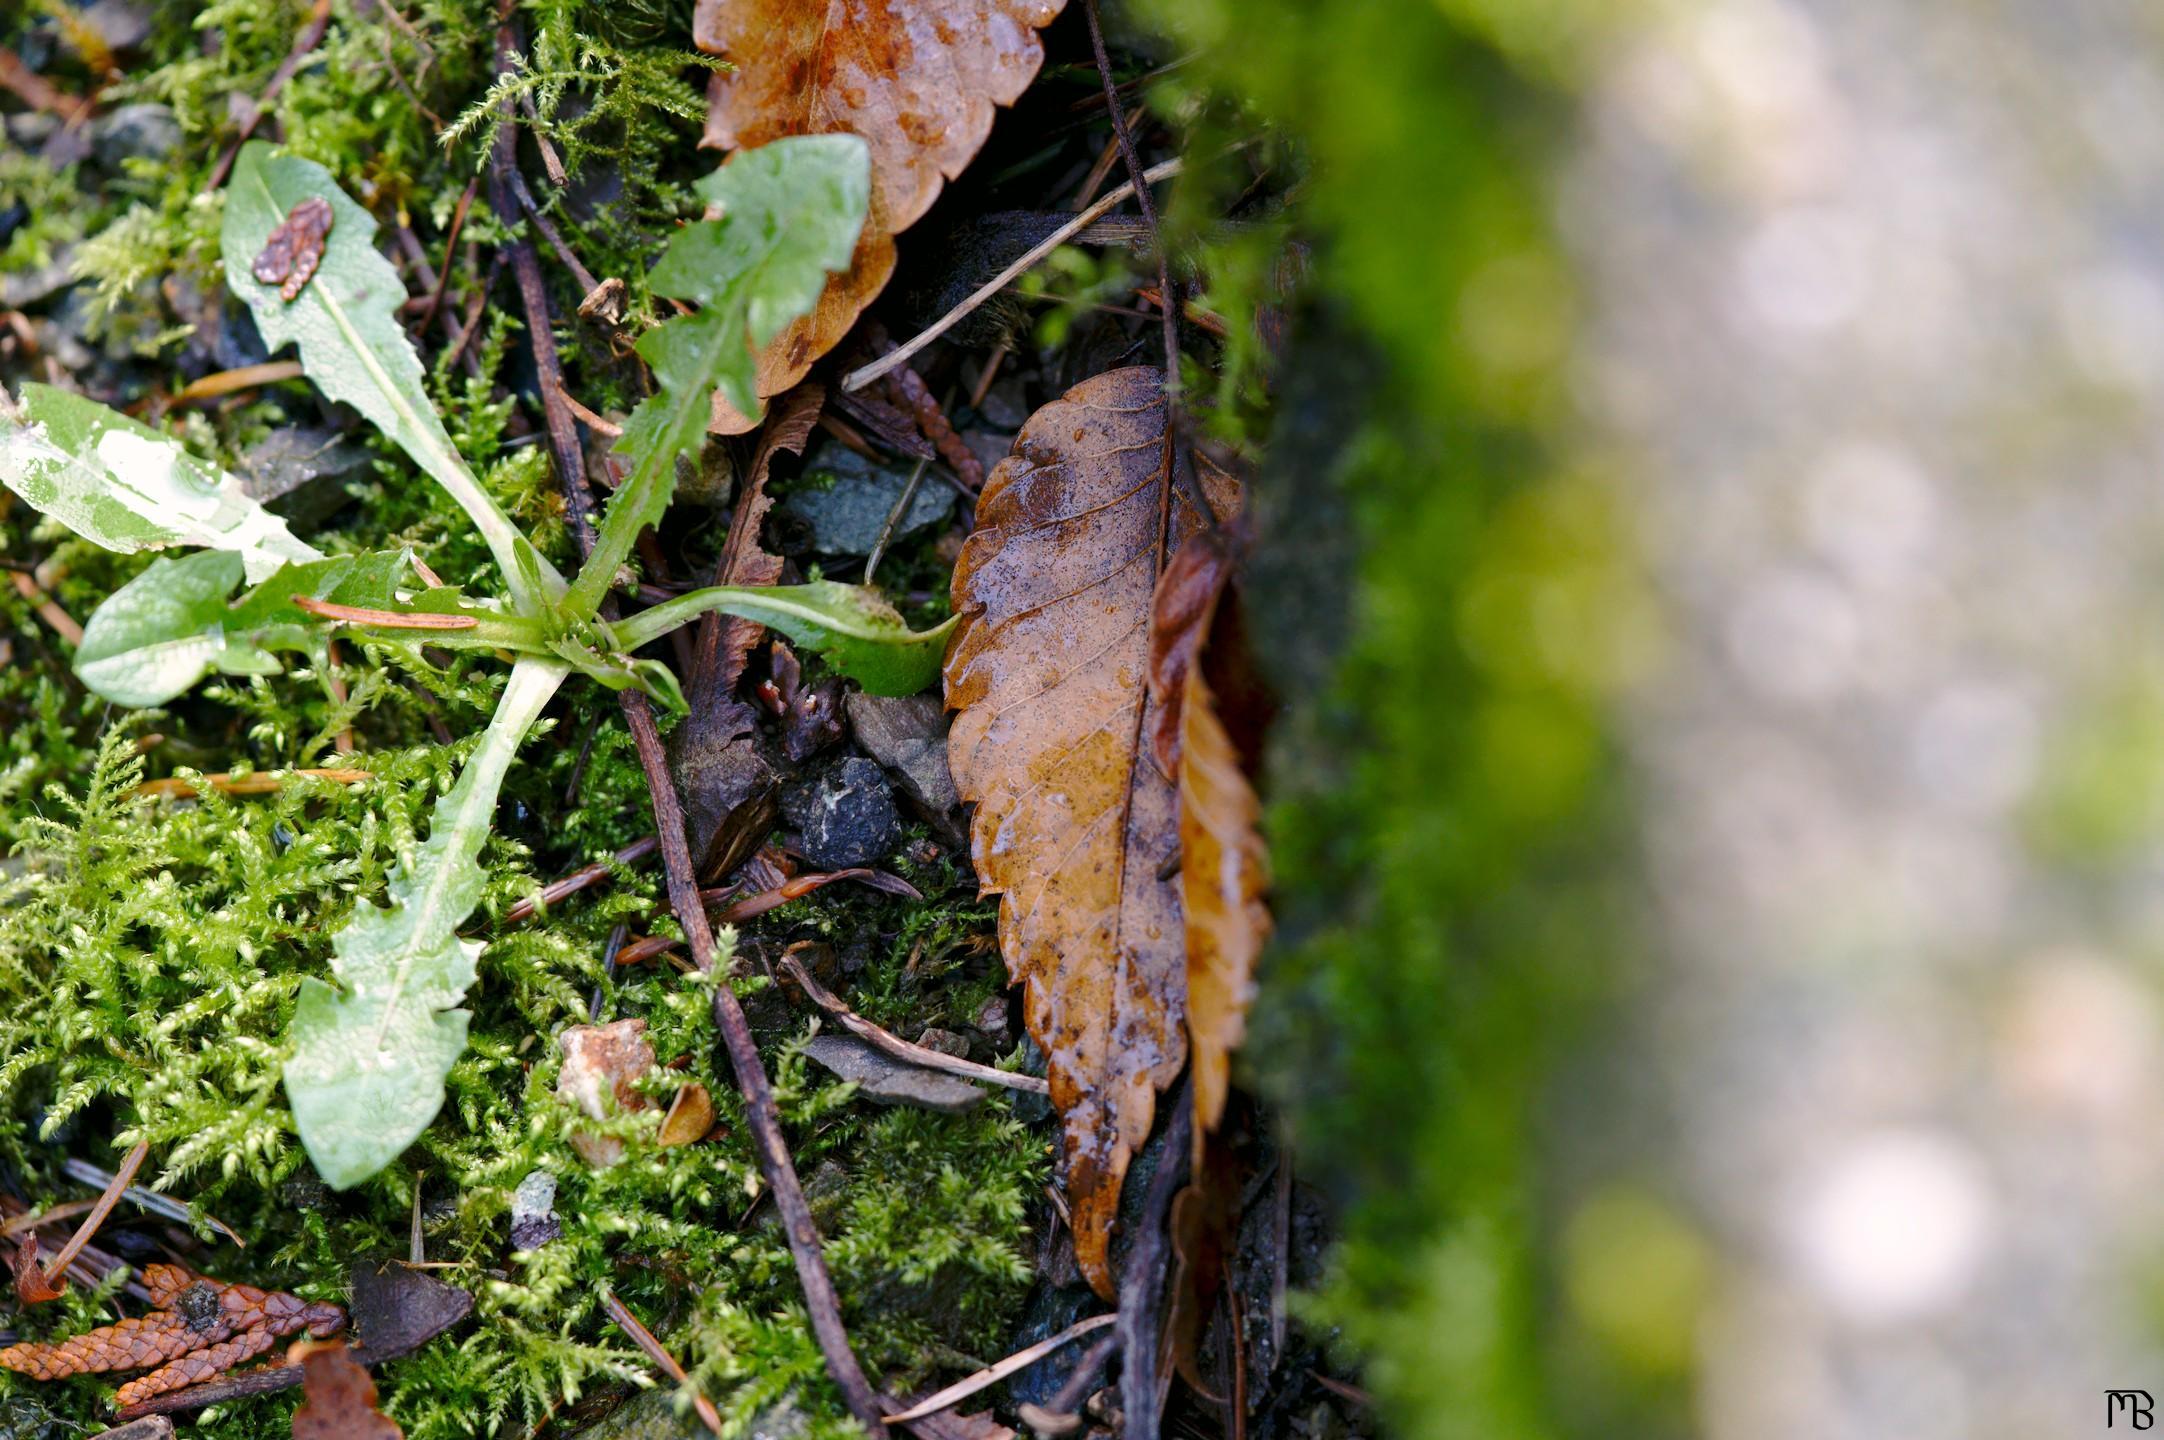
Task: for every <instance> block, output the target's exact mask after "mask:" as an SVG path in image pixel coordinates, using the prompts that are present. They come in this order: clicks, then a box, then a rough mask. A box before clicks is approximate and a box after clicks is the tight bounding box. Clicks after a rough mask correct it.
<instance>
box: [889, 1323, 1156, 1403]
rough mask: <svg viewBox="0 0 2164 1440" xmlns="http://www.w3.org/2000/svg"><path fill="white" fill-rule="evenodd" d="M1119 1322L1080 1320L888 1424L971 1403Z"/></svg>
mask: <svg viewBox="0 0 2164 1440" xmlns="http://www.w3.org/2000/svg"><path fill="white" fill-rule="evenodd" d="M1118 1319H1119V1316H1117V1315H1092V1316H1091V1317H1090V1318H1089V1319H1087V1320H1078V1321H1076V1322H1075V1323H1074V1324H1072V1325H1069V1326H1068V1327H1067V1328H1066V1329H1064V1330H1062V1331H1060V1332H1059V1334H1057V1335H1054V1336H1053V1337H1051V1338H1050V1339H1049V1340H1039V1341H1038V1342H1037V1343H1036V1344H1034V1345H1032V1346H1030V1347H1029V1348H1028V1349H1027V1350H1017V1351H1015V1352H1014V1353H1013V1354H1012V1355H1009V1356H1008V1357H1007V1358H1006V1359H1004V1360H1002V1361H1000V1362H999V1363H998V1364H996V1365H987V1366H985V1368H984V1369H982V1370H979V1371H978V1372H977V1373H976V1374H974V1375H972V1376H970V1377H969V1378H968V1379H966V1380H957V1381H955V1382H954V1383H953V1384H952V1385H949V1386H948V1387H947V1388H946V1389H944V1390H941V1391H940V1392H938V1393H937V1394H935V1395H927V1396H926V1397H925V1398H924V1399H922V1400H919V1401H918V1402H917V1403H916V1404H914V1405H912V1406H910V1407H909V1408H908V1409H907V1410H904V1411H902V1412H901V1413H900V1414H898V1415H889V1416H888V1417H887V1423H888V1424H889V1425H898V1424H900V1423H901V1422H902V1421H905V1420H921V1419H923V1418H924V1417H925V1416H927V1415H931V1414H934V1413H936V1412H937V1411H941V1410H944V1409H946V1408H947V1407H948V1406H950V1405H954V1404H957V1403H959V1402H960V1401H963V1400H967V1399H968V1398H969V1397H970V1396H972V1395H974V1394H976V1393H977V1392H978V1391H979V1390H983V1389H987V1388H988V1387H990V1386H993V1385H997V1384H998V1383H999V1382H1000V1381H1002V1380H1004V1379H1006V1378H1007V1377H1008V1376H1009V1375H1012V1374H1013V1373H1014V1372H1015V1371H1017V1370H1026V1369H1028V1368H1029V1367H1030V1366H1032V1365H1034V1364H1036V1363H1037V1362H1038V1361H1039V1360H1042V1359H1043V1358H1044V1357H1045V1356H1047V1355H1049V1354H1051V1353H1052V1352H1053V1351H1054V1350H1057V1349H1059V1348H1060V1346H1062V1345H1065V1344H1067V1343H1069V1342H1070V1341H1074V1340H1079V1339H1081V1338H1082V1337H1083V1336H1084V1335H1088V1334H1091V1333H1092V1332H1094V1331H1098V1330H1102V1329H1104V1328H1105V1326H1107V1325H1110V1324H1112V1323H1114V1322H1115V1321H1117V1320H1118Z"/></svg>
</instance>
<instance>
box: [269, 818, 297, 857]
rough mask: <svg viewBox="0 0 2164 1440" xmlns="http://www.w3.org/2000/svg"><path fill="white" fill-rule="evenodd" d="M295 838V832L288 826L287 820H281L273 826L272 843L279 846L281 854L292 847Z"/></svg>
mask: <svg viewBox="0 0 2164 1440" xmlns="http://www.w3.org/2000/svg"><path fill="white" fill-rule="evenodd" d="M293 840H294V835H293V832H292V831H291V830H289V829H287V828H286V822H285V821H283V820H280V821H279V822H278V823H277V824H275V825H273V826H271V844H273V845H275V846H277V847H278V853H279V854H281V855H282V854H284V853H285V852H286V851H288V850H290V849H292V848H293Z"/></svg>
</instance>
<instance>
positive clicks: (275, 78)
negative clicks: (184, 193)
mask: <svg viewBox="0 0 2164 1440" xmlns="http://www.w3.org/2000/svg"><path fill="white" fill-rule="evenodd" d="M330 28H331V0H316V8H315V10H314V12H313V13H311V14H310V15H309V17H308V24H307V25H306V26H305V27H303V28H302V30H301V33H300V34H299V35H297V36H295V37H294V39H293V48H292V49H291V50H288V51H287V52H286V58H285V59H284V60H283V61H282V62H281V63H280V64H279V66H278V68H277V70H276V71H274V72H272V74H271V78H270V83H269V84H268V85H265V86H264V87H263V93H262V95H260V96H259V97H257V99H256V101H255V103H254V104H253V105H252V106H251V107H250V108H249V111H248V118H247V119H245V120H243V121H242V122H241V125H240V134H238V135H236V136H234V137H233V144H232V146H231V148H229V149H228V150H227V151H226V152H225V154H224V155H222V156H220V157H219V159H218V168H217V169H215V170H213V171H211V172H210V183H209V184H208V185H206V186H204V187H203V188H204V189H206V190H215V189H217V188H218V187H219V186H220V185H223V184H224V183H225V177H226V176H228V175H230V174H232V173H233V162H234V161H235V160H237V159H239V158H240V147H241V146H243V145H245V144H247V143H248V137H249V136H250V135H253V134H255V127H256V122H257V121H259V120H261V119H262V118H263V112H264V111H265V110H266V109H268V108H270V103H271V101H273V100H275V99H277V98H278V92H279V91H280V90H283V89H285V86H286V81H288V80H291V79H292V78H293V77H294V75H295V74H296V73H298V71H299V70H300V68H301V62H302V61H304V60H306V59H307V58H308V53H309V52H310V51H311V50H314V49H315V48H316V46H318V45H320V44H322V43H323V32H324V31H326V30H328V29H330Z"/></svg>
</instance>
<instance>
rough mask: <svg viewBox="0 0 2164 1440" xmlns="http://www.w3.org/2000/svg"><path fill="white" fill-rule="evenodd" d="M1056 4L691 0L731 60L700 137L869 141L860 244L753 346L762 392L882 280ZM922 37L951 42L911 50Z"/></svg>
mask: <svg viewBox="0 0 2164 1440" xmlns="http://www.w3.org/2000/svg"><path fill="white" fill-rule="evenodd" d="M1065 4H1066V0H889V3H882V4H879V5H868V6H858V5H853V4H852V5H843V4H840V3H839V0H765V3H764V4H762V3H761V0H700V3H699V4H698V5H697V6H696V7H695V9H694V12H693V17H692V38H693V41H694V43H696V44H697V45H698V46H699V48H700V49H702V50H705V51H707V52H708V53H709V54H716V55H725V56H727V57H728V58H729V59H730V60H731V61H733V62H734V68H732V69H730V70H727V71H717V72H716V73H715V75H714V77H713V78H712V80H710V81H709V82H708V92H707V94H708V115H707V123H706V133H705V136H704V138H703V139H702V140H701V141H700V143H701V144H702V145H706V146H712V147H716V148H720V149H729V150H735V149H743V148H749V147H753V146H758V145H764V144H766V143H768V142H769V141H771V140H775V139H778V138H780V137H781V136H784V135H814V134H829V133H833V132H836V131H841V132H845V133H849V134H854V135H857V136H859V137H861V138H862V139H863V140H864V141H865V142H866V143H867V144H868V145H870V146H871V149H872V199H871V213H870V214H869V215H868V216H867V217H866V219H865V225H864V233H863V235H862V237H861V238H860V239H859V240H858V242H857V250H856V254H855V255H854V256H852V257H851V260H850V265H849V268H848V269H847V270H846V271H843V272H842V273H840V274H838V275H835V276H832V277H830V278H829V279H828V281H827V288H826V291H825V293H824V294H822V295H821V296H820V299H819V303H818V305H817V307H816V308H815V309H814V310H813V311H812V313H811V314H809V315H806V316H804V317H802V318H801V319H798V320H796V321H794V322H792V323H791V324H789V325H788V326H786V327H784V328H783V330H782V332H781V333H780V334H779V335H777V336H775V337H774V339H773V340H772V341H771V342H769V343H768V345H767V346H766V347H765V349H763V350H762V351H761V352H760V355H759V376H758V381H757V390H758V393H759V394H760V395H761V396H767V395H775V394H779V393H780V392H781V391H783V390H786V389H788V388H789V387H790V386H791V385H794V384H795V383H796V382H797V381H798V380H800V379H802V378H803V376H804V374H805V372H806V371H807V370H809V369H810V367H811V365H812V363H813V362H814V361H816V360H818V359H819V357H820V356H822V355H824V354H826V353H827V351H829V350H831V349H833V348H834V346H835V345H837V344H838V343H840V341H841V339H842V337H843V336H844V335H846V334H848V333H849V329H850V327H851V326H852V325H853V324H855V323H856V317H857V316H858V315H859V314H860V313H862V312H863V310H864V308H865V307H866V306H868V305H870V304H871V303H872V301H873V300H875V299H877V298H878V296H879V293H880V291H882V290H883V289H885V288H886V284H887V281H888V280H889V279H890V278H891V277H892V276H893V273H894V260H895V250H894V237H895V236H896V235H898V234H900V233H901V232H902V231H904V230H907V229H908V228H909V227H910V226H911V225H913V224H915V223H916V222H917V220H918V219H920V218H921V217H922V216H923V214H924V212H925V211H926V210H928V209H929V208H931V204H932V201H933V200H934V199H936V198H937V197H938V195H939V192H940V190H941V188H942V187H943V186H944V184H945V182H946V181H947V180H950V179H952V178H954V177H955V176H957V175H960V174H961V173H962V171H963V169H964V168H965V167H967V165H968V164H969V162H970V160H971V159H972V158H974V157H975V155H976V153H977V151H978V150H979V149H981V148H982V147H983V145H984V141H985V139H986V137H987V136H988V135H989V134H990V132H991V126H992V119H993V115H994V112H995V110H996V109H997V107H998V106H1001V105H1008V104H1012V103H1013V102H1014V101H1015V100H1016V99H1017V98H1018V97H1019V96H1020V95H1021V94H1022V92H1023V91H1024V90H1026V89H1027V88H1028V87H1029V85H1030V82H1031V81H1032V80H1034V79H1035V78H1036V75H1037V71H1038V70H1039V69H1040V68H1041V67H1042V66H1043V64H1044V46H1043V44H1042V42H1040V41H1039V40H1038V38H1037V32H1038V31H1039V30H1041V29H1043V28H1044V27H1045V26H1046V25H1049V24H1050V23H1052V21H1053V20H1054V19H1055V18H1057V17H1058V15H1059V13H1060V11H1061V10H1062V9H1063V8H1064V7H1065ZM942 12H945V13H942ZM875 22H884V25H885V28H884V29H881V28H880V26H879V25H878V24H876V23H875ZM927 40H936V41H937V42H938V44H939V45H941V46H943V47H945V51H946V53H944V54H940V55H930V56H928V55H925V54H922V53H919V47H921V46H923V45H925V43H926V42H927ZM972 42H974V44H972ZM932 77H937V78H936V79H934V78H932ZM875 111H877V112H878V113H874V112H875ZM753 423H754V422H752V421H751V420H749V419H747V418H745V417H744V416H741V415H738V414H737V413H736V411H735V410H734V409H733V408H732V407H730V406H729V405H728V404H727V403H726V402H724V401H722V400H721V398H720V396H719V395H718V394H717V395H716V397H715V406H714V417H713V421H712V427H711V428H712V429H713V431H714V433H716V434H721V435H734V434H741V433H742V432H744V431H746V430H749V429H750V428H751V426H752V424H753Z"/></svg>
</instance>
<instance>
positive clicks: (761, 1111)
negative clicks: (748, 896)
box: [619, 690, 886, 1434]
mask: <svg viewBox="0 0 2164 1440" xmlns="http://www.w3.org/2000/svg"><path fill="white" fill-rule="evenodd" d="M619 701H620V703H621V704H622V706H623V710H624V718H625V719H626V720H627V721H629V722H630V725H631V738H632V741H633V743H634V744H635V745H636V746H637V747H638V752H639V764H640V766H641V768H643V769H644V770H645V771H646V783H647V787H648V789H649V790H651V791H652V793H653V799H654V824H655V828H656V829H658V830H659V831H660V832H661V862H662V868H663V870H664V871H665V872H666V873H667V875H668V877H669V903H670V904H671V905H672V906H673V907H675V910H676V919H677V923H678V924H680V925H682V926H683V927H684V935H685V937H686V938H687V939H688V940H690V942H691V958H692V960H693V962H694V963H696V964H697V965H698V967H699V968H700V969H701V970H702V971H706V972H708V973H712V971H713V970H714V967H715V965H716V964H717V963H718V960H719V955H718V952H717V951H716V949H715V946H714V932H713V929H712V927H711V926H709V925H708V924H707V920H706V907H705V906H704V905H702V904H700V903H699V882H698V879H697V876H696V875H695V874H694V872H693V869H692V860H691V846H690V844H689V843H688V842H687V841H686V840H685V838H684V810H683V806H682V804H681V802H679V801H678V799H677V797H676V782H675V780H674V779H672V778H671V777H670V775H669V762H668V758H667V756H665V755H664V754H663V753H662V749H661V734H660V732H659V731H658V730H657V729H656V728H655V727H654V712H653V710H652V708H651V707H649V706H648V704H647V703H646V696H645V695H644V694H643V693H642V692H640V691H636V690H626V691H624V692H623V693H622V694H621V696H620V697H619ZM714 1023H715V1026H716V1027H717V1028H718V1029H719V1030H720V1031H721V1039H722V1045H723V1047H724V1048H725V1049H726V1050H727V1051H728V1052H729V1064H730V1067H731V1068H732V1069H733V1070H735V1072H736V1083H737V1086H738V1088H739V1089H741V1090H742V1091H743V1094H744V1111H745V1115H746V1118H747V1119H748V1120H749V1121H750V1125H751V1135H752V1143H753V1146H754V1148H755V1149H756V1151H757V1152H758V1156H759V1169H760V1172H761V1173H762V1174H763V1175H764V1176H765V1177H766V1183H767V1188H768V1189H769V1190H771V1191H772V1192H773V1194H774V1205H775V1208H776V1209H778V1210H780V1211H781V1218H782V1229H783V1233H784V1234H786V1235H787V1236H788V1238H789V1251H790V1254H791V1256H792V1257H793V1258H794V1259H795V1261H796V1272H797V1281H798V1283H799V1284H800V1285H801V1286H802V1287H803V1289H804V1304H805V1309H806V1311H807V1312H808V1313H809V1314H810V1317H811V1327H812V1334H813V1335H814V1336H815V1337H816V1338H817V1339H818V1342H819V1349H820V1351H821V1352H822V1353H823V1354H824V1355H825V1356H826V1361H827V1371H828V1373H829V1374H830V1375H831V1376H832V1377H833V1380H834V1384H835V1386H836V1388H838V1389H839V1390H840V1391H841V1392H842V1398H843V1400H844V1401H845V1402H846V1403H847V1404H848V1406H849V1410H850V1413H851V1414H853V1415H855V1416H856V1417H857V1419H859V1420H861V1421H862V1422H863V1423H864V1425H865V1426H866V1428H868V1429H870V1430H871V1431H872V1432H873V1433H874V1434H876V1433H878V1430H879V1426H880V1423H881V1418H882V1417H883V1416H884V1414H885V1413H886V1412H885V1409H884V1407H882V1406H881V1405H880V1403H879V1396H878V1393H877V1392H876V1391H874V1390H873V1389H872V1385H871V1382H870V1381H869V1380H867V1379H866V1378H865V1376H864V1371H863V1368H862V1367H861V1366H859V1365H858V1364H857V1358H856V1354H855V1352H853V1351H852V1350H851V1349H850V1348H849V1333H848V1331H847V1330H846V1329H844V1328H843V1325H842V1314H841V1301H840V1299H839V1297H837V1296H836V1295H835V1293H834V1280H833V1277H831V1276H830V1275H828V1274H827V1267H826V1258H825V1256H824V1254H823V1253H822V1251H821V1248H820V1242H819V1227H818V1224H817V1223H816V1222H815V1221H814V1220H813V1219H812V1214H811V1206H810V1205H809V1204H807V1203H806V1201H805V1199H804V1189H803V1187H802V1186H801V1185H799V1184H798V1183H797V1177H796V1167H795V1165H793V1164H792V1163H791V1162H790V1159H789V1148H788V1145H787V1143H786V1142H785V1141H784V1140H783V1138H782V1133H781V1117H780V1115H779V1113H778V1112H777V1111H776V1109H775V1106H774V1090H773V1087H772V1086H771V1085H770V1084H768V1082H767V1078H766V1068H765V1066H764V1065H762V1064H761V1063H760V1060H759V1047H758V1044H757V1042H755V1041H754V1040H753V1039H752V1036H751V1025H750V1022H748V1021H747V1020H745V1018H744V1007H743V1006H742V1005H740V1004H738V1003H737V998H736V992H735V991H734V990H731V989H730V988H729V986H728V985H727V984H726V983H722V984H718V985H716V986H715V987H714Z"/></svg>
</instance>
